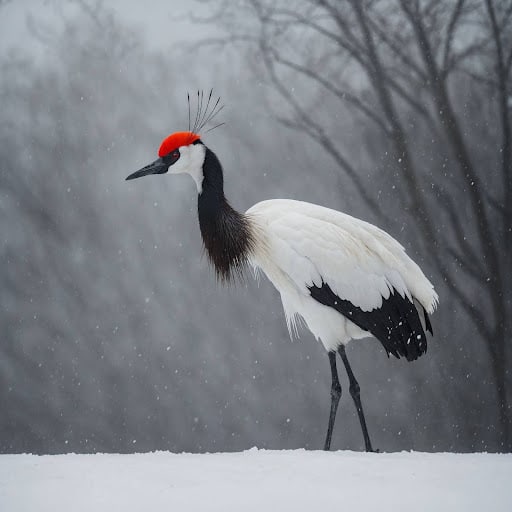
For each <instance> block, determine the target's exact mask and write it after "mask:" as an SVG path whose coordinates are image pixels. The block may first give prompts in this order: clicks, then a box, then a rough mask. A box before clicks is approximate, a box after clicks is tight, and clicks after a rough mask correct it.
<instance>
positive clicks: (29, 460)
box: [0, 448, 512, 512]
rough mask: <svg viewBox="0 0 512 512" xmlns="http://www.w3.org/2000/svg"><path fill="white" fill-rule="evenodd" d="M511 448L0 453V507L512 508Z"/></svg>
mask: <svg viewBox="0 0 512 512" xmlns="http://www.w3.org/2000/svg"><path fill="white" fill-rule="evenodd" d="M511 481H512V455H510V454H509V455H499V454H454V453H419V452H401V453H378V454H374V453H370V454H368V453H359V452H348V451H339V452H330V453H326V452H320V451H305V450H293V451H267V450H257V449H255V448H253V449H252V450H249V451H246V452H241V453H215V454H189V453H182V454H174V453H168V452H156V453H146V454H130V455H117V454H96V455H76V454H67V455H44V456H37V455H1V456H0V510H2V511H3V512H11V511H13V512H14V511H15V512H23V511H35V510H37V511H40V512H44V511H52V512H59V511H69V510H73V511H75V512H80V511H88V512H89V511H95V512H102V511H105V512H106V511H109V512H111V511H113V510H123V512H129V511H141V510H145V509H146V510H150V511H151V512H156V511H160V510H162V511H163V510H165V511H181V510H183V511H196V510H201V511H204V510H208V511H229V510H244V511H265V510H284V511H286V510H293V511H294V512H297V511H302V510H307V511H311V510H338V509H339V510H342V509H343V510H353V511H363V512H364V511H375V510H379V512H385V511H393V512H397V511H400V510H414V511H427V510H428V511H442V510H449V511H454V510H461V511H462V510H463V511H471V510H478V511H481V510H492V511H494V512H497V511H505V510H506V511H510V510H512V485H511Z"/></svg>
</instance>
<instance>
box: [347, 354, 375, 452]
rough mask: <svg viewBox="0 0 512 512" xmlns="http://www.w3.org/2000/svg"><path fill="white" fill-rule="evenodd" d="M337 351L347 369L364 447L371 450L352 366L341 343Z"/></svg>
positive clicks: (357, 384) (368, 450)
mask: <svg viewBox="0 0 512 512" xmlns="http://www.w3.org/2000/svg"><path fill="white" fill-rule="evenodd" d="M338 352H339V354H340V356H341V360H342V361H343V364H344V365H345V370H347V375H348V380H349V384H350V388H349V391H350V395H351V396H352V399H353V400H354V404H355V406H356V409H357V415H358V416H359V422H360V423H361V430H362V431H363V436H364V444H365V447H366V451H367V452H373V451H375V450H374V449H373V448H372V443H371V441H370V436H369V435H368V429H367V428H366V420H365V418H364V412H363V405H362V404H361V394H360V388H359V383H358V382H357V380H356V378H355V377H354V372H353V371H352V368H351V367H350V363H349V362H348V359H347V354H346V353H345V347H344V346H343V345H340V347H339V348H338Z"/></svg>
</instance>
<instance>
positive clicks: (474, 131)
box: [0, 0, 512, 453]
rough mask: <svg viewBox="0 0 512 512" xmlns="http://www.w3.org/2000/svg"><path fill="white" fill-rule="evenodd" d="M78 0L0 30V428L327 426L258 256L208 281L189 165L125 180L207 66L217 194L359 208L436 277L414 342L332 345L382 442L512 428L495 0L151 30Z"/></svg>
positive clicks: (510, 107)
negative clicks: (392, 346) (19, 32)
mask: <svg viewBox="0 0 512 512" xmlns="http://www.w3.org/2000/svg"><path fill="white" fill-rule="evenodd" d="M71 3H72V4H73V6H74V7H75V9H74V10H73V11H72V14H69V13H68V14H64V13H63V12H59V9H58V8H56V7H55V6H54V7H52V6H51V5H50V6H46V7H45V9H46V10H47V12H45V19H47V20H49V21H44V22H43V21H41V20H40V18H39V16H38V15H37V14H38V13H37V12H34V11H33V12H31V17H30V18H29V29H30V39H32V40H33V41H27V40H22V41H19V42H18V44H17V45H16V46H15V47H12V48H10V49H4V50H3V51H2V52H1V53H0V101H1V106H2V117H1V119H2V122H1V123H0V233H1V236H0V262H1V271H0V289H1V294H0V326H1V332H2V336H1V339H0V452H2V453H12V452H34V453H61V452H68V451H74V452H95V451H105V452H132V451H147V450H167V449H169V450H173V451H182V450H186V451H194V452H198V451H218V450H224V451H231V450H239V449H245V448H249V447H251V446H254V445H255V446H258V447H261V448H273V449H281V448H300V447H306V448H310V449H319V448H321V446H322V443H323V438H324V434H325V432H324V429H325V425H326V422H327V418H328V408H329V403H330V394H329V389H330V373H329V365H328V358H327V356H326V354H325V351H324V349H323V347H322V346H321V345H320V344H319V343H316V342H315V341H314V340H313V338H312V336H311V335H310V334H309V333H308V332H304V333H302V336H301V339H300V340H299V341H294V342H293V343H291V342H290V340H289V338H288V333H287V330H286V325H285V321H284V316H283V313H282V311H281V303H280V299H279V296H278V294H277V292H276V291H275V290H274V289H273V287H272V285H271V284H269V283H268V282H267V281H266V280H265V279H263V280H262V282H261V283H260V284H259V285H258V283H257V282H256V281H253V280H252V278H251V277H250V276H248V279H247V281H246V282H245V283H243V284H242V285H239V286H235V287H228V288H224V287H222V286H221V285H219V284H217V283H216V282H215V278H214V273H213V271H212V270H211V269H210V268H209V267H208V263H207V261H206V258H205V257H204V255H203V252H202V247H201V240H200V234H199V228H198V225H197V219H196V189H195V186H194V184H193V182H192V180H190V179H187V177H172V178H171V177H170V176H167V175H165V176H155V177H151V178H147V179H145V180H140V181H139V180H137V181H135V182H130V183H126V182H124V178H125V177H126V176H127V175H128V174H130V173H131V172H133V171H135V170H137V169H138V168H140V167H141V166H143V165H145V164H146V163H148V162H150V161H152V160H153V159H154V158H155V155H156V152H157V148H158V146H159V144H160V141H161V139H162V138H163V137H165V136H166V135H167V134H169V133H171V132H173V131H177V130H183V129H186V127H187V105H186V94H187V91H191V92H192V91H195V90H197V89H198V88H204V89H209V88H210V87H214V89H215V91H216V92H217V93H218V94H220V95H221V97H222V99H223V102H224V103H225V104H226V108H225V109H224V111H223V112H222V115H223V118H222V119H220V121H225V122H226V126H224V127H222V128H219V129H217V130H215V131H212V132H211V133H209V134H208V135H206V137H205V142H206V144H207V145H209V146H210V147H211V148H212V149H213V150H214V151H215V152H216V153H217V155H218V156H219V158H220V160H221V162H223V165H224V170H225V181H226V193H227V197H228V198H229V199H230V201H231V203H232V204H233V206H234V207H236V208H238V209H240V210H245V209H247V208H248V207H250V206H251V205H252V204H254V203H255V202H257V201H259V200H263V199H268V198H275V197H289V198H295V199H302V200H306V201H311V202H315V203H319V204H323V205H325V206H329V207H332V208H336V209H340V210H343V211H345V212H347V213H350V214H352V215H355V216H358V217H361V218H363V219H365V220H368V221H370V222H373V223H375V224H377V225H379V226H380V227H382V228H384V229H386V230H387V231H388V232H389V233H390V234H391V235H393V236H394V237H395V238H397V239H398V240H400V241H401V243H402V244H403V245H404V246H405V247H406V249H407V251H408V253H409V254H410V255H411V256H412V257H413V259H415V260H416V261H417V262H418V263H419V264H420V266H421V267H422V268H423V270H424V271H425V273H426V275H427V276H428V277H429V278H430V279H431V280H432V282H433V283H434V284H435V286H436V289H437V291H438V293H439V295H440V308H439V310H438V311H437V312H436V313H435V315H434V316H433V318H432V323H433V327H434V337H433V338H432V339H431V340H430V342H429V350H428V352H427V354H426V355H425V356H424V357H422V358H420V359H419V360H418V361H416V362H414V363H407V362H405V361H403V360H400V361H398V360H395V359H388V358H387V357H386V355H385V352H384V350H383V349H382V348H381V346H380V344H379V343H377V342H375V340H372V339H368V340H365V341H360V342H357V343H353V344H351V345H349V347H348V353H349V358H350V359H351V362H352V365H353V368H354V371H355V373H356V375H357V377H358V380H359V383H360V385H361V393H362V400H363V403H364V404H365V411H366V415H367V421H368V424H369V430H370V434H371V435H372V439H373V443H374V445H375V446H376V447H377V448H380V449H381V450H383V451H391V450H404V449H405V450H409V449H414V450H425V451H439V450H453V451H481V450H488V451H511V450H512V411H511V404H510V401H511V400H512V397H511V393H512V376H511V374H510V371H509V368H510V363H511V357H512V354H511V352H512V351H511V341H510V340H511V336H512V318H511V314H510V313H511V311H512V310H511V300H512V273H511V272H510V269H511V268H512V223H511V220H510V219H512V130H511V121H512V119H511V117H512V116H511V111H512V84H511V81H512V71H511V67H512V1H511V0H436V1H434V0H411V1H408V0H364V1H362V2H361V1H358V0H343V1H334V0H293V1H287V2H284V1H282V2H279V1H278V2H276V1H275V0H273V1H269V0H239V1H237V2H228V1H227V0H215V1H214V0H212V1H205V0H202V1H195V2H191V3H190V11H189V14H188V15H187V16H185V17H180V16H176V18H175V19H169V31H168V34H165V33H164V34H162V33H161V32H160V31H159V34H158V37H159V38H160V39H159V40H158V44H154V40H153V41H152V38H154V37H156V35H155V34H154V33H153V32H152V30H151V26H146V24H145V23H146V22H145V20H144V19H141V20H139V24H135V23H133V21H130V20H128V19H126V18H123V16H122V15H121V14H120V13H119V12H118V11H116V9H115V7H107V4H106V3H105V4H103V3H101V2H97V1H92V0H91V1H89V0H79V1H78V0H77V1H74V2H71ZM176 3H179V2H176ZM10 8H12V5H11V4H10V3H9V2H5V1H4V2H0V27H1V26H2V25H3V24H4V23H8V17H7V16H6V13H7V12H8V10H9V9H10ZM128 8H129V7H126V6H125V9H128ZM179 24H184V27H185V28H184V29H182V32H183V31H185V32H186V33H187V38H186V41H185V42H184V41H180V40H179V39H177V38H178V36H177V35H176V32H177V31H176V30H174V28H173V26H174V25H176V26H177V25H179ZM147 25H149V22H147ZM34 45H36V46H37V47H38V48H40V49H42V51H41V50H39V51H38V52H36V51H34V50H33V48H35V46H34ZM36 56H37V57H36ZM340 377H341V378H342V380H341V384H342V387H343V389H344V391H348V384H347V381H346V378H345V375H344V374H343V372H340ZM338 414H339V419H338V424H337V426H336V430H335V433H334V437H333V448H335V449H341V448H348V449H357V450H359V449H362V447H363V439H362V437H361V434H360V429H359V425H358V420H357V416H356V413H355V410H354V408H353V405H352V403H351V399H350V396H349V394H348V393H346V392H344V394H343V396H342V399H341V403H340V411H339V413H338Z"/></svg>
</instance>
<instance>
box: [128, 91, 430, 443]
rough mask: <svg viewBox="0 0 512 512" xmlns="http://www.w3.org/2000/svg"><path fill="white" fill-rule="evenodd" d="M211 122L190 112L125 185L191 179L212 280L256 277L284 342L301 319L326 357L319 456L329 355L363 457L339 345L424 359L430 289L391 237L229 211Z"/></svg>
mask: <svg viewBox="0 0 512 512" xmlns="http://www.w3.org/2000/svg"><path fill="white" fill-rule="evenodd" d="M210 96H211V94H210ZM217 103H218V102H217ZM189 107H190V102H189ZM206 110H208V107H207V109H206ZM189 116H190V110H189ZM211 118H212V116H211V115H210V116H209V115H207V113H206V114H205V112H203V115H201V113H200V108H198V114H197V115H196V121H195V123H194V124H195V126H194V127H193V128H192V130H190V121H189V131H186V132H177V133H173V134H171V135H169V136H168V137H166V138H165V139H164V140H163V142H162V144H161V146H160V149H159V151H158V156H159V158H158V159H157V160H155V161H154V162H153V163H151V164H149V165H147V166H146V167H144V168H142V169H140V170H139V171H137V172H135V173H133V174H131V175H130V176H128V177H127V178H126V179H127V180H132V179H135V178H139V177H141V176H147V175H149V174H163V173H166V172H168V171H169V172H170V173H171V174H179V173H188V174H190V175H191V176H192V178H193V179H194V181H195V183H196V185H197V191H198V195H199V198H198V214H199V226H200V230H201V235H202V239H203V242H204V245H205V248H206V252H207V254H208V256H209V259H210V260H211V262H212V264H213V266H214V268H215V270H216V273H217V276H218V277H219V278H220V279H221V280H222V281H228V280H230V279H231V278H232V277H233V276H234V275H236V274H238V273H240V272H242V271H243V269H244V267H246V265H251V266H252V267H253V268H255V269H261V270H262V271H263V272H264V273H265V274H266V276H267V277H268V279H269V280H270V281H271V282H272V283H273V285H274V286H275V287H276V288H277V290H278V291H279V293H280V294H281V300H282V303H283V308H284V313H285V317H286V322H287V325H288V330H289V332H290V335H293V333H294V332H296V328H297V321H298V320H299V319H302V320H303V321H304V323H305V324H306V325H307V327H308V328H309V330H310V331H311V332H312V333H313V335H314V336H315V338H317V339H318V340H320V341H321V342H322V344H323V346H324V347H325V349H326V351H327V353H328V356H329V363H330V367H331V377H332V385H331V410H330V414H329V424H328V428H327V435H326V439H325V444H324V449H325V450H329V449H330V445H331V437H332V432H333V427H334V421H335V417H336V411H337V409H338V402H339V400H340V396H341V386H340V383H339V380H338V372H337V369H336V352H337V353H338V354H339V355H340V357H341V360H342V361H343V364H344V366H345V369H346V371H347V375H348V379H349V386H350V387H349V391H350V394H351V396H352V399H353V400H354V403H355V406H356V409H357V414H358V416H359V421H360V423H361V429H362V432H363V436H364V443H365V447H366V451H373V448H372V444H371V442H370V437H369V435H368V429H367V427H366V421H365V417H364V413H363V407H362V405H361V398H360V390H359V384H358V382H357V380H356V378H355V377H354V373H353V372H352V369H351V367H350V364H349V361H348V359H347V355H346V353H345V345H346V344H347V343H348V342H349V341H350V340H352V339H359V338H364V337H368V336H371V335H373V336H374V337H375V338H377V339H378V340H379V341H380V342H381V343H382V345H383V346H384V349H385V350H386V352H387V354H388V356H389V354H392V355H393V356H395V357H397V358H400V357H401V356H403V357H405V358H406V359H407V361H414V360H415V359H417V358H418V357H419V356H421V355H422V354H424V353H425V352H426V350H427V338H426V331H430V333H431V334H432V326H431V323H430V320H429V315H430V314H432V313H433V312H434V310H435V308H436V306H437V302H438V296H437V294H436V292H435V291H434V287H433V286H432V284H431V283H430V281H429V280H428V279H427V278H426V277H425V275H424V274H423V272H422V271H421V269H420V268H419V267H418V265H417V264H416V263H415V262H414V261H412V260H411V259H410V258H409V257H408V256H407V255H406V253H405V250H404V248H403V247H402V246H401V245H400V244H399V243H398V242H397V241H396V240H395V239H394V238H392V237H391V236H390V235H388V234H387V233H386V232H384V231H382V230H381V229H379V228H377V227H376V226H373V225H372V224H369V223H368V222H365V221H362V220H359V219H356V218H354V217H351V216H350V215H347V214H344V213H340V212H338V211H335V210H331V209H329V208H324V207H322V206H318V205H315V204H311V203H305V202H301V201H292V200H289V199H274V200H269V201H262V202H260V203H257V204H255V205H254V206H253V207H252V208H250V209H249V210H247V211H246V212H245V213H239V212H237V211H236V210H234V209H233V208H232V207H231V206H230V204H229V203H228V201H227V200H226V198H225V196H224V188H223V184H224V181H223V173H222V166H221V164H220V162H219V160H218V158H217V156H216V155H215V153H214V152H213V151H212V150H211V149H210V148H208V147H207V146H205V145H204V143H203V142H202V140H201V137H200V135H199V134H198V132H199V131H200V130H201V128H202V126H204V124H206V122H207V121H208V119H211ZM189 119H190V117H189Z"/></svg>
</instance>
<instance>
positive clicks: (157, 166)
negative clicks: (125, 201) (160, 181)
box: [126, 158, 169, 180]
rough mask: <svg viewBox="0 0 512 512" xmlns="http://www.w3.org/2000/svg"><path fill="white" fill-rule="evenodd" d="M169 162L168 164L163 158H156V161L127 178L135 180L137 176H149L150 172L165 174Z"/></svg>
mask: <svg viewBox="0 0 512 512" xmlns="http://www.w3.org/2000/svg"><path fill="white" fill-rule="evenodd" d="M168 169H169V164H166V163H165V162H164V161H163V159H162V158H159V159H158V160H155V161H154V162H152V163H150V164H149V165H146V167H143V168H142V169H139V170H138V171H136V172H134V173H133V174H130V176H128V177H127V178H126V179H127V180H134V179H135V178H140V177H141V176H147V175H148V174H164V173H166V172H167V171H168Z"/></svg>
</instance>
